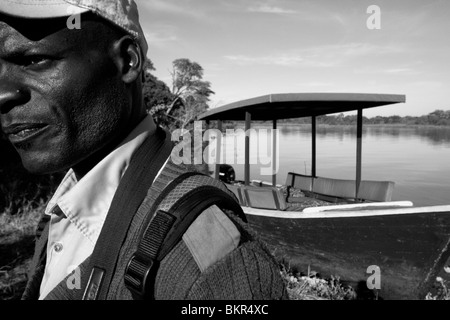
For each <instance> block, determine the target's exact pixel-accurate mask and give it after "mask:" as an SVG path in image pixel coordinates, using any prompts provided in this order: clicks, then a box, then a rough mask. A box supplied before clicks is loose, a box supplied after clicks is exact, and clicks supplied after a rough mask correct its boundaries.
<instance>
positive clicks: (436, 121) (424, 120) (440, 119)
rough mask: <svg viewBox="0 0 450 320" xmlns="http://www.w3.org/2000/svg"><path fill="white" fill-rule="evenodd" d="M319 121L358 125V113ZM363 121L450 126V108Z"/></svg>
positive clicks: (302, 121) (303, 121)
mask: <svg viewBox="0 0 450 320" xmlns="http://www.w3.org/2000/svg"><path fill="white" fill-rule="evenodd" d="M316 121H317V123H319V124H327V125H356V123H357V116H356V115H344V114H343V113H340V114H337V115H324V116H318V117H317V118H316ZM280 122H282V123H296V124H310V123H311V118H310V117H306V118H300V119H286V120H281V121H280ZM363 123H364V124H365V125H367V124H369V125H371V124H372V125H391V124H395V125H432V126H450V110H447V111H444V110H435V111H433V112H431V113H429V114H427V115H423V116H404V117H401V116H398V115H393V116H376V117H371V118H368V117H365V116H363Z"/></svg>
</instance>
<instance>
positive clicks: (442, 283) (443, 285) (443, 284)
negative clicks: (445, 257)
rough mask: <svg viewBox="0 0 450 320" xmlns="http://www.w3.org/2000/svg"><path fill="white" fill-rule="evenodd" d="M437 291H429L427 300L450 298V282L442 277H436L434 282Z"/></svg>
mask: <svg viewBox="0 0 450 320" xmlns="http://www.w3.org/2000/svg"><path fill="white" fill-rule="evenodd" d="M433 289H434V290H433V291H435V293H434V294H433V293H431V292H430V293H428V294H427V296H426V297H425V300H450V282H449V281H446V280H444V279H442V278H441V277H437V278H436V282H435V284H434V288H433Z"/></svg>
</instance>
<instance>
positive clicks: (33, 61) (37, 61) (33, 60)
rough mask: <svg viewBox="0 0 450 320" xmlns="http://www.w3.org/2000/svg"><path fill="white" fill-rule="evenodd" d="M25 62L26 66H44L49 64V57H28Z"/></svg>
mask: <svg viewBox="0 0 450 320" xmlns="http://www.w3.org/2000/svg"><path fill="white" fill-rule="evenodd" d="M26 60H28V61H25V62H26V65H29V66H30V65H31V66H35V65H41V64H44V63H46V62H48V60H49V59H48V58H47V57H43V56H35V57H28V58H27V59H26Z"/></svg>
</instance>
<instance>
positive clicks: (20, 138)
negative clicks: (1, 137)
mask: <svg viewBox="0 0 450 320" xmlns="http://www.w3.org/2000/svg"><path fill="white" fill-rule="evenodd" d="M47 127H48V125H47V124H45V123H18V124H12V125H8V126H7V127H3V132H4V133H5V134H6V135H7V136H8V138H9V140H10V141H11V142H12V143H18V142H24V141H25V140H28V139H30V138H33V137H35V136H37V135H38V134H40V133H42V132H43V131H44V130H45V129H46V128H47Z"/></svg>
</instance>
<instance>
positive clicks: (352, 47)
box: [224, 43, 406, 73]
mask: <svg viewBox="0 0 450 320" xmlns="http://www.w3.org/2000/svg"><path fill="white" fill-rule="evenodd" d="M403 51H404V49H403V48H402V47H401V46H388V45H386V46H378V45H374V44H368V43H348V44H336V45H323V46H317V47H311V48H305V49H297V50H291V52H290V53H285V52H283V53H273V54H270V55H265V56H251V55H226V56H224V58H225V59H227V60H229V61H231V62H234V63H236V64H239V65H274V66H285V67H316V68H330V67H337V66H343V65H347V64H348V63H349V62H351V63H355V61H357V59H361V60H362V63H365V62H364V61H367V58H374V57H383V56H385V55H388V56H389V55H392V54H397V53H401V52H403ZM363 58H365V59H363ZM405 71H406V70H401V69H391V70H390V72H392V73H395V72H405Z"/></svg>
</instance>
